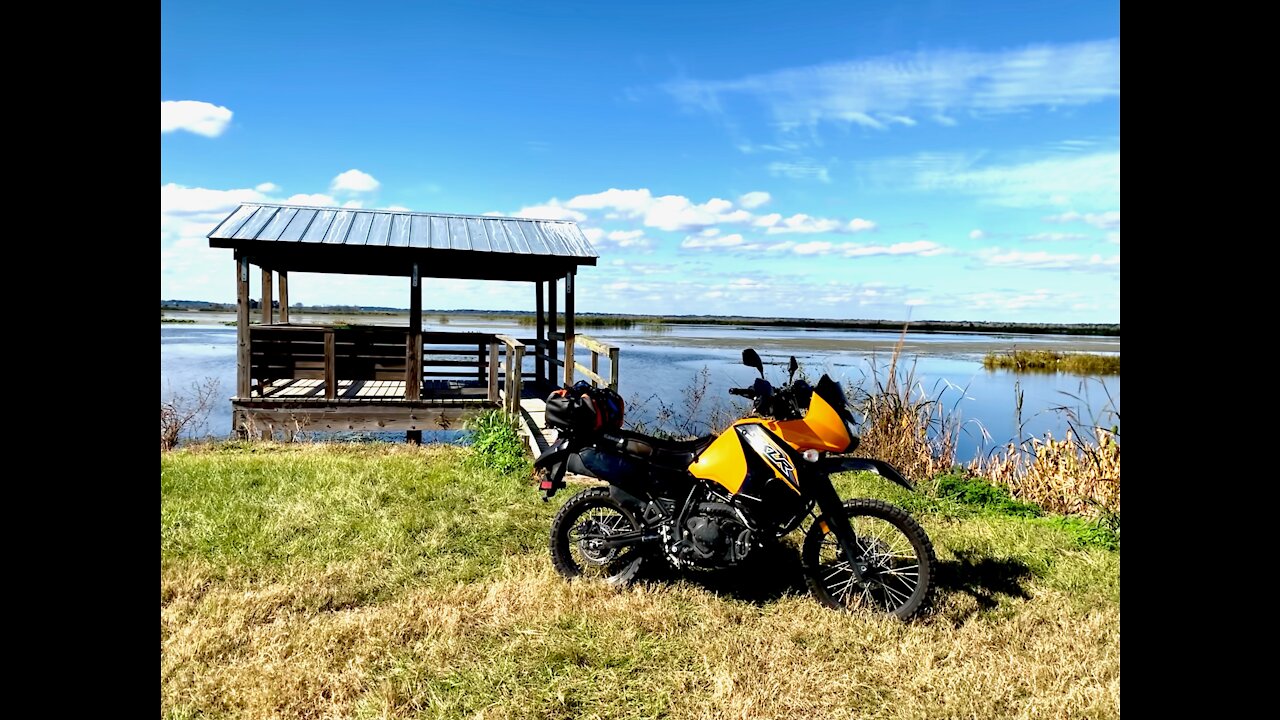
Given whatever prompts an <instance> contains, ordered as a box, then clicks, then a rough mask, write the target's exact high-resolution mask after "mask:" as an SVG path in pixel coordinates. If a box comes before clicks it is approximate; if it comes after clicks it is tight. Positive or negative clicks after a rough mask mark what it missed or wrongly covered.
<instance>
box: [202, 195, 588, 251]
mask: <svg viewBox="0 0 1280 720" xmlns="http://www.w3.org/2000/svg"><path fill="white" fill-rule="evenodd" d="M207 237H208V239H209V244H210V245H211V246H214V247H229V246H237V245H240V244H241V242H243V243H244V244H253V245H256V246H259V247H262V245H260V244H261V243H270V244H271V246H274V247H281V246H282V245H284V244H290V245H292V244H314V245H329V246H346V247H353V246H359V247H387V248H410V249H417V250H452V251H463V252H479V253H502V254H509V255H525V256H542V257H558V258H565V259H569V258H592V259H593V260H592V261H591V262H589V263H588V264H591V265H594V264H595V262H594V258H597V257H599V256H598V255H597V254H596V251H595V248H593V247H591V243H590V242H589V241H588V240H587V237H586V235H584V234H583V233H582V230H581V229H580V228H579V227H578V226H577V224H575V223H573V222H569V221H566V220H529V219H526V218H509V217H494V216H488V215H453V214H439V213H420V212H403V211H397V210H363V209H355V208H335V207H309V206H303V205H276V204H270V203H243V204H241V205H240V207H238V208H236V210H235V211H234V212H232V213H231V214H230V215H228V216H227V218H226V219H225V220H223V221H222V222H221V223H219V224H218V226H217V227H216V228H214V229H213V230H212V231H211V232H210V233H209V235H208V236H207ZM281 249H283V248H282V247H281Z"/></svg>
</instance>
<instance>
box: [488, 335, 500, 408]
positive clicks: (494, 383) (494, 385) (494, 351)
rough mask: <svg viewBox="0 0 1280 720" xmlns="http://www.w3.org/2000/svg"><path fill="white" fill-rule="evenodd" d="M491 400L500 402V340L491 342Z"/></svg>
mask: <svg viewBox="0 0 1280 720" xmlns="http://www.w3.org/2000/svg"><path fill="white" fill-rule="evenodd" d="M489 402H494V403H496V402H498V342H497V340H496V339H495V340H493V341H491V342H490V343H489Z"/></svg>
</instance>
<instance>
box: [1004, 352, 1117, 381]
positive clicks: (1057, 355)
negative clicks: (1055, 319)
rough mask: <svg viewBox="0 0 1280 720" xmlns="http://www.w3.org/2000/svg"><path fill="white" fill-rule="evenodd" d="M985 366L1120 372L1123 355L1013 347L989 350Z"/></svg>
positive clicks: (1059, 370) (1076, 371) (1077, 371)
mask: <svg viewBox="0 0 1280 720" xmlns="http://www.w3.org/2000/svg"><path fill="white" fill-rule="evenodd" d="M982 366H983V367H985V368H987V369H988V370H993V369H996V368H1007V369H1010V370H1016V371H1018V372H1031V371H1037V370H1039V371H1044V372H1068V373H1074V374H1076V375H1119V374H1120V356H1119V355H1096V354H1093V353H1063V352H1055V351H1053V350H1010V351H1009V352H1007V353H987V355H986V357H984V358H982Z"/></svg>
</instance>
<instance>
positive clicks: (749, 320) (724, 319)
mask: <svg viewBox="0 0 1280 720" xmlns="http://www.w3.org/2000/svg"><path fill="white" fill-rule="evenodd" d="M160 312H161V313H162V314H167V315H168V317H174V318H177V317H187V318H190V317H200V316H202V315H215V314H221V313H231V314H232V315H233V316H234V314H235V308H234V307H233V306H230V305H217V304H212V303H211V304H210V306H209V307H204V308H199V307H173V306H168V307H166V306H165V305H163V304H162V305H161V307H160ZM251 312H253V313H257V312H259V311H257V310H253V311H251ZM290 314H295V315H299V316H301V315H322V316H326V317H328V316H339V317H359V318H385V319H388V320H391V319H403V321H404V322H405V323H406V324H407V323H408V321H409V311H408V310H399V309H392V308H387V309H382V308H378V309H362V308H341V307H329V306H321V307H316V308H308V307H291V308H290ZM530 314H531V311H519V310H425V309H424V310H423V311H422V315H423V317H424V318H426V317H428V316H432V315H435V316H445V317H448V318H451V319H452V318H459V319H466V320H473V321H474V320H490V321H517V320H518V319H519V318H522V317H528V316H529V315H530ZM574 317H575V320H577V321H578V322H579V324H580V326H581V327H582V329H589V328H590V327H591V325H592V321H593V320H594V321H604V322H603V323H602V324H605V325H606V326H607V324H608V323H610V322H616V323H635V324H638V325H645V324H652V325H658V324H662V325H708V326H736V325H750V326H755V327H779V328H798V329H809V330H870V331H879V332H892V333H901V332H902V328H903V326H904V325H907V326H908V330H907V332H908V334H910V333H979V334H983V335H989V334H1000V333H1013V334H1019V335H1084V336H1097V337H1120V324H1119V323H1114V324H1111V323H1016V322H992V321H976V320H975V321H966V320H913V321H905V320H831V319H824V318H777V317H751V316H747V315H630V314H618V313H578V314H576V315H575V316H574ZM396 324H398V323H396Z"/></svg>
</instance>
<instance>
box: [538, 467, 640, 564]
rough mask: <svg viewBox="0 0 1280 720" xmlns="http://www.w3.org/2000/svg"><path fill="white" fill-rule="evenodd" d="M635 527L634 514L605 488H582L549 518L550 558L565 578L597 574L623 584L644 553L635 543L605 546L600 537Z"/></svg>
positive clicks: (635, 528) (634, 528)
mask: <svg viewBox="0 0 1280 720" xmlns="http://www.w3.org/2000/svg"><path fill="white" fill-rule="evenodd" d="M639 529H640V522H639V521H638V520H636V517H635V515H634V514H632V512H631V511H630V510H629V509H627V508H626V507H625V506H623V505H622V504H621V503H619V502H618V501H617V500H614V499H613V497H612V496H610V495H609V489H608V488H602V487H596V488H590V489H587V490H583V491H582V492H580V493H578V494H577V495H574V496H573V497H571V498H569V501H568V502H566V503H565V504H564V505H563V506H562V507H561V508H560V510H559V512H557V513H556V516H555V519H554V520H552V521H551V562H552V564H554V565H555V568H556V570H557V571H558V572H559V573H560V574H561V575H563V576H564V577H566V578H569V579H572V578H576V577H589V578H597V579H600V580H604V581H605V582H607V583H609V584H610V585H613V586H615V587H621V586H624V585H626V584H627V583H629V582H631V580H632V578H634V577H635V576H636V573H637V572H638V571H639V570H640V564H641V563H642V562H643V560H644V553H643V552H642V551H641V548H640V547H639V546H636V545H632V546H628V547H621V548H618V547H614V548H609V547H605V546H604V545H603V541H604V540H605V539H606V538H608V537H610V536H611V535H617V534H619V533H628V532H634V531H638V530H639Z"/></svg>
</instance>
